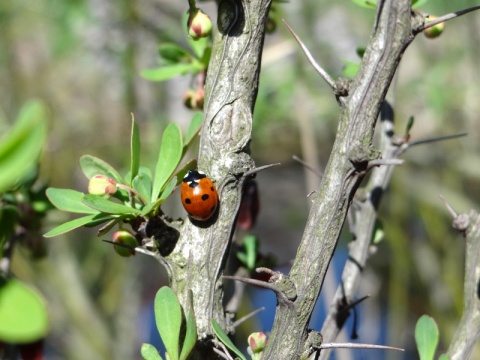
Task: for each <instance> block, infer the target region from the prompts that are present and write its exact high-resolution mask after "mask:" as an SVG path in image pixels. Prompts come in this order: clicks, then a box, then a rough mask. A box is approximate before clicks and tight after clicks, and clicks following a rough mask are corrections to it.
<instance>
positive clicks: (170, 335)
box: [154, 286, 182, 360]
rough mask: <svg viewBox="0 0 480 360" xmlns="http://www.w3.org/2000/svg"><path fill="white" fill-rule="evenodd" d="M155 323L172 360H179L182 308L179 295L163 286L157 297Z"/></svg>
mask: <svg viewBox="0 0 480 360" xmlns="http://www.w3.org/2000/svg"><path fill="white" fill-rule="evenodd" d="M154 306H155V321H156V323H157V329H158V332H159V333H160V337H161V338H162V341H163V344H164V345H165V348H166V349H167V352H168V356H169V357H170V359H171V360H178V359H179V345H180V328H181V326H182V308H181V307H180V303H179V302H178V299H177V295H175V293H174V292H173V291H172V289H170V288H169V287H168V286H163V287H161V288H160V290H158V292H157V295H156V296H155V305H154Z"/></svg>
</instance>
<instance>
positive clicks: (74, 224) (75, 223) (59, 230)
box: [43, 214, 112, 238]
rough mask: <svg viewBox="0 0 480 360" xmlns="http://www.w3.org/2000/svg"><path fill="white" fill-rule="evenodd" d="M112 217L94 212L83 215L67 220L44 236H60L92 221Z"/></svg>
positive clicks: (106, 219)
mask: <svg viewBox="0 0 480 360" xmlns="http://www.w3.org/2000/svg"><path fill="white" fill-rule="evenodd" d="M110 219H112V216H108V215H106V214H93V215H87V216H83V217H81V218H78V219H74V220H71V221H67V222H66V223H63V224H61V225H58V226H57V227H55V228H53V229H52V230H50V231H49V232H47V233H45V234H43V236H44V237H46V238H49V237H54V236H58V235H61V234H65V233H67V232H69V231H72V230H75V229H77V228H79V227H82V226H86V225H88V224H89V223H91V222H98V221H100V220H103V221H108V220H110Z"/></svg>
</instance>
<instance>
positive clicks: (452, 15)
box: [414, 6, 480, 34]
mask: <svg viewBox="0 0 480 360" xmlns="http://www.w3.org/2000/svg"><path fill="white" fill-rule="evenodd" d="M479 9H480V6H473V7H470V8H468V9H465V10H459V11H455V12H452V13H449V14H446V15H443V16H439V17H438V18H436V19H435V20H432V21H429V22H425V23H423V24H422V25H420V26H419V27H418V28H417V29H415V30H414V33H415V34H418V33H420V32H422V31H423V30H425V29H428V28H430V27H432V26H435V25H437V24H440V23H442V22H445V21H448V20H452V19H455V18H457V17H459V16H462V15H465V14H468V13H469V12H472V11H475V10H479Z"/></svg>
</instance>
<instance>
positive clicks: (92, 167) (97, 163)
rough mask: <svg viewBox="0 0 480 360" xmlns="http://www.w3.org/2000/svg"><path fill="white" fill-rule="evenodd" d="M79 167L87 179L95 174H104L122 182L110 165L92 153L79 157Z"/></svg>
mask: <svg viewBox="0 0 480 360" xmlns="http://www.w3.org/2000/svg"><path fill="white" fill-rule="evenodd" d="M80 167H81V168H82V171H83V173H84V174H85V176H86V177H87V178H88V179H91V178H92V177H94V176H95V175H106V176H108V177H109V178H112V179H113V180H115V181H116V182H119V183H122V184H124V183H125V182H124V180H123V179H122V177H121V176H120V174H119V173H118V172H117V170H115V169H114V168H113V166H112V165H110V164H108V163H107V162H105V161H103V160H102V159H99V158H97V157H95V156H92V155H83V156H82V157H81V158H80Z"/></svg>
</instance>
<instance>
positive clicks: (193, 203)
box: [180, 170, 218, 221]
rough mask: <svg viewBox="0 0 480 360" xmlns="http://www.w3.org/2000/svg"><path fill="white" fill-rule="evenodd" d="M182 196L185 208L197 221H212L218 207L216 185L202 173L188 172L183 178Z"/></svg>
mask: <svg viewBox="0 0 480 360" xmlns="http://www.w3.org/2000/svg"><path fill="white" fill-rule="evenodd" d="M180 196H181V199H182V205H183V207H184V208H185V210H186V211H187V213H188V215H190V217H192V218H193V219H195V220H200V221H205V220H208V219H210V218H211V217H212V215H213V214H214V213H215V209H216V208H217V205H218V193H217V189H216V187H215V184H214V183H213V182H212V180H210V179H209V178H208V177H207V176H206V175H205V174H204V173H202V172H201V171H196V170H189V171H188V172H187V174H186V175H185V177H184V178H183V182H182V186H181V190H180Z"/></svg>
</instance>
